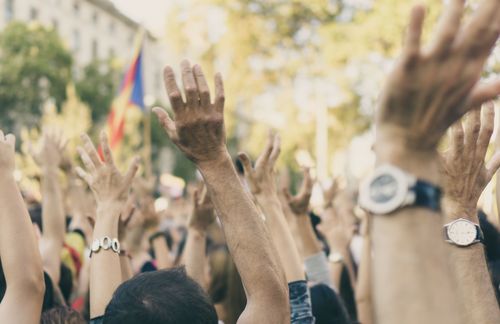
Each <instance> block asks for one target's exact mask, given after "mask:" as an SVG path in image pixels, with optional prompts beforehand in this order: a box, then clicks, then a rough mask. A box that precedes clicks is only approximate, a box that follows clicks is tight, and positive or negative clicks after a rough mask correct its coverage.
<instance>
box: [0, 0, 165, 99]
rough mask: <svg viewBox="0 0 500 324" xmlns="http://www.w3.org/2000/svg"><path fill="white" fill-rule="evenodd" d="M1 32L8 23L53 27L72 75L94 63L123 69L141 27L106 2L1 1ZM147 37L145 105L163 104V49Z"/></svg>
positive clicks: (152, 38)
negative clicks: (66, 53) (69, 58)
mask: <svg viewBox="0 0 500 324" xmlns="http://www.w3.org/2000/svg"><path fill="white" fill-rule="evenodd" d="M0 3H1V5H0V30H1V29H3V28H4V27H5V26H6V25H7V24H8V23H9V22H11V21H22V22H39V23H41V24H43V25H46V26H51V27H53V28H54V29H55V30H56V31H57V32H58V33H59V35H60V36H61V38H62V40H63V41H64V42H65V44H66V46H67V47H68V49H69V50H71V52H72V53H73V58H74V62H75V73H76V74H77V75H78V73H79V71H81V69H82V68H83V67H84V66H86V65H87V64H88V63H90V62H91V61H93V60H106V59H109V58H115V59H117V60H118V61H119V62H121V63H122V64H123V67H124V68H125V67H126V64H128V62H129V61H130V58H131V56H132V54H133V53H132V52H133V47H134V41H135V38H136V35H137V33H138V30H139V29H140V25H139V24H138V23H137V22H135V21H133V20H132V19H130V18H129V17H127V16H125V15H124V14H123V13H121V12H120V11H119V10H118V9H117V8H116V7H115V6H114V5H113V4H112V3H111V2H110V1H109V0H0ZM162 47H163V46H162V45H161V44H160V42H159V41H158V40H157V39H156V38H155V37H153V36H152V35H151V34H150V33H147V36H146V37H145V41H144V51H143V77H144V93H145V95H146V96H147V97H148V100H146V101H153V100H164V99H165V94H164V89H163V85H162V73H161V71H162V67H163V60H162V59H161V57H162V56H163V55H162V53H163V49H162Z"/></svg>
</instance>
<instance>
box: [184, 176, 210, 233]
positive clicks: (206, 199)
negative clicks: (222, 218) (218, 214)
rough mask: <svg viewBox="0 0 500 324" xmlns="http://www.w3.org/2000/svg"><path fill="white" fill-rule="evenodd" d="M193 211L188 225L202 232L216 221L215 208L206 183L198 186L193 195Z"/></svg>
mask: <svg viewBox="0 0 500 324" xmlns="http://www.w3.org/2000/svg"><path fill="white" fill-rule="evenodd" d="M193 206H194V208H193V212H192V213H191V216H190V217H189V220H188V226H189V227H190V228H193V229H196V230H198V231H200V232H205V231H206V230H207V228H208V227H209V226H210V225H211V224H212V223H213V222H214V221H215V210H214V205H213V204H212V200H211V199H210V196H209V195H208V191H207V188H206V186H205V185H203V186H202V187H201V188H197V189H196V190H195V191H194V195H193Z"/></svg>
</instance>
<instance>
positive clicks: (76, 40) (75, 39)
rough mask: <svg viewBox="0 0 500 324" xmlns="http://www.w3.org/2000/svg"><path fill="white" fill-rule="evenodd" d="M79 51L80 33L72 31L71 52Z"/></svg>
mask: <svg viewBox="0 0 500 324" xmlns="http://www.w3.org/2000/svg"><path fill="white" fill-rule="evenodd" d="M79 50H80V32H79V31H78V30H76V29H75V30H73V51H74V52H76V51H79Z"/></svg>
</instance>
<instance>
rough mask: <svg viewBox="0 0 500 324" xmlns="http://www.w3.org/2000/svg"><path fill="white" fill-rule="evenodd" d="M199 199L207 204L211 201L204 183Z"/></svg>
mask: <svg viewBox="0 0 500 324" xmlns="http://www.w3.org/2000/svg"><path fill="white" fill-rule="evenodd" d="M201 201H202V202H203V203H204V204H207V203H209V202H211V200H210V195H209V194H208V188H207V186H206V185H205V184H203V187H202V190H201Z"/></svg>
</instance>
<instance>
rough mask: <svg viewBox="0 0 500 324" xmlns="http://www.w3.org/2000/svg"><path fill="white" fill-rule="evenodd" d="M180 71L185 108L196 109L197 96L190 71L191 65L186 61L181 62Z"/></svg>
mask: <svg viewBox="0 0 500 324" xmlns="http://www.w3.org/2000/svg"><path fill="white" fill-rule="evenodd" d="M181 71H182V84H183V85H184V92H185V93H186V105H187V108H196V107H198V106H199V95H198V89H197V87H196V81H195V80H194V75H193V70H192V69H191V63H189V61H188V60H183V61H182V62H181Z"/></svg>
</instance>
